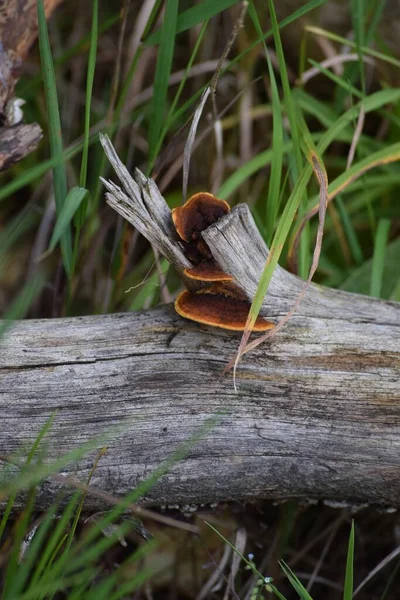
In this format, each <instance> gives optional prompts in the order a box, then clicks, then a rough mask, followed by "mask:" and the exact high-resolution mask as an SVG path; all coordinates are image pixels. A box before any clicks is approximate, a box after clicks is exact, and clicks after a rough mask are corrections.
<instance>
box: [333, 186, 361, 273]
mask: <svg viewBox="0 0 400 600" xmlns="http://www.w3.org/2000/svg"><path fill="white" fill-rule="evenodd" d="M335 202H336V206H337V207H338V210H339V215H340V218H341V221H342V224H343V229H344V231H345V233H346V237H347V241H348V242H349V247H350V250H351V254H352V255H353V259H354V261H355V263H356V264H357V265H361V264H362V263H363V261H364V255H363V251H362V248H361V245H360V242H359V241H358V238H357V234H356V232H355V230H354V227H353V224H352V222H351V219H350V217H349V214H348V212H347V210H346V206H345V204H344V202H343V201H342V198H341V197H340V195H339V196H338V197H337V198H336V200H335Z"/></svg>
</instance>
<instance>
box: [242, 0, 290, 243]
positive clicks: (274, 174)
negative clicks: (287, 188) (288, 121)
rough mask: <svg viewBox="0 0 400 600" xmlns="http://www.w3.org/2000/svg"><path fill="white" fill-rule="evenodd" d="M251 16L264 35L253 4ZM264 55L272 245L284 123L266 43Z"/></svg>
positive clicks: (268, 216) (268, 217)
mask: <svg viewBox="0 0 400 600" xmlns="http://www.w3.org/2000/svg"><path fill="white" fill-rule="evenodd" d="M249 14H250V16H251V18H252V20H253V23H254V26H255V28H256V31H257V33H258V35H260V36H261V35H262V29H261V25H260V21H259V19H258V15H257V12H256V10H255V8H254V5H253V3H250V5H249ZM263 46H264V53H265V57H266V60H267V65H268V75H269V80H270V84H271V102H272V157H273V159H272V163H271V171H270V176H269V185H268V196H267V206H266V219H265V227H266V230H267V243H271V240H272V236H273V232H274V229H275V222H276V219H277V217H278V211H279V200H280V189H281V178H282V164H283V123H282V110H281V102H280V98H279V92H278V86H277V83H276V78H275V72H274V69H273V67H272V63H271V58H270V56H269V53H268V50H267V47H266V45H265V42H263Z"/></svg>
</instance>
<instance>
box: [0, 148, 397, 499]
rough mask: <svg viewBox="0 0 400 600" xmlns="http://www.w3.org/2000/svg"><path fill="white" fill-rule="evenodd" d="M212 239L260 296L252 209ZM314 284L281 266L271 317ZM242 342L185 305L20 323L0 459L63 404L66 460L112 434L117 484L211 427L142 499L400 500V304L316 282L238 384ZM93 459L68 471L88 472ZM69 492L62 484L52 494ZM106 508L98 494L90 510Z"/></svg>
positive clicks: (217, 229) (143, 207) (158, 219)
mask: <svg viewBox="0 0 400 600" xmlns="http://www.w3.org/2000/svg"><path fill="white" fill-rule="evenodd" d="M103 144H104V145H105V148H106V151H107V153H108V156H109V158H110V156H111V157H112V147H111V146H110V145H108V142H107V141H106V140H104V139H103ZM114 159H115V160H113V166H114V168H116V170H117V173H118V175H119V177H120V179H121V181H122V184H123V188H124V191H122V190H120V189H119V188H118V187H117V186H115V185H114V184H111V183H110V182H106V186H107V189H108V195H107V199H108V202H109V203H110V204H111V205H112V206H113V207H114V208H115V209H116V210H117V211H118V212H120V213H121V214H123V215H124V216H125V217H126V218H128V220H130V221H131V222H133V223H134V224H135V226H137V227H138V229H139V231H142V233H144V234H145V235H147V237H149V238H150V239H151V241H152V243H153V244H154V245H155V246H156V247H157V248H158V249H159V250H160V251H162V252H163V253H164V254H165V255H166V256H167V257H168V258H169V259H170V260H171V262H173V264H174V265H175V267H176V268H177V269H178V271H181V272H182V270H183V269H184V267H185V261H186V259H185V257H184V256H183V254H182V251H181V248H180V245H179V243H178V242H177V241H175V240H174V239H173V236H172V233H171V232H169V227H170V221H171V220H170V216H168V212H167V210H166V208H165V205H163V201H162V198H161V196H160V195H159V193H158V192H157V188H156V186H155V184H154V182H152V181H151V180H148V179H146V178H145V177H144V176H143V175H142V174H141V173H139V172H136V175H135V179H136V181H133V180H132V178H131V181H129V180H124V177H125V176H126V175H127V172H126V173H125V171H123V168H122V166H121V165H120V163H119V162H118V159H117V157H115V156H114ZM152 223H153V225H152ZM146 228H147V229H146ZM149 228H150V229H149ZM203 238H204V240H205V241H206V242H207V244H208V246H209V248H210V250H211V252H212V255H213V257H214V258H215V259H216V260H217V262H218V264H219V266H220V267H221V268H222V269H223V270H224V271H225V272H227V273H229V274H230V275H232V276H233V278H234V280H235V282H236V283H237V284H238V285H239V286H240V287H241V289H242V290H243V291H244V292H245V293H246V295H247V296H248V298H249V299H251V298H252V296H253V294H254V291H255V289H256V286H257V282H258V280H259V277H260V274H261V271H262V268H263V266H264V263H265V259H266V256H267V252H268V251H267V248H266V247H265V244H264V242H263V240H262V238H261V236H260V234H259V232H258V230H257V228H256V226H255V224H254V221H253V219H252V217H251V214H250V211H249V209H248V207H247V206H245V205H240V206H238V207H236V208H234V209H233V210H232V212H231V213H229V214H228V215H227V216H225V217H223V218H222V219H220V220H219V221H217V222H216V223H214V224H213V225H212V226H211V227H209V228H208V229H207V230H206V231H205V232H204V233H203ZM303 285H304V282H302V281H301V280H300V279H298V278H297V277H296V276H294V275H292V274H290V273H288V272H286V271H285V270H284V269H282V268H278V269H277V270H276V271H275V273H274V276H273V278H272V282H271V285H270V288H269V291H268V294H267V297H266V300H265V302H264V305H263V308H262V314H263V315H264V316H265V317H268V319H269V320H271V321H273V322H277V321H278V320H279V318H280V317H282V316H284V315H285V314H286V312H287V311H288V310H289V309H290V307H291V306H292V305H293V302H294V300H295V298H296V297H297V295H298V293H299V291H300V290H301V289H302V286H303ZM239 340H240V334H238V333H235V332H229V331H225V330H221V329H217V328H213V327H208V326H202V325H199V324H197V323H193V322H191V321H187V320H185V319H182V318H181V317H180V316H178V315H177V314H176V312H175V311H174V309H173V306H172V305H170V306H160V307H158V308H156V309H154V310H150V311H144V312H138V313H132V314H112V315H101V316H84V317H76V318H68V319H51V320H37V321H35V320H30V321H21V322H17V323H15V324H14V326H13V327H12V329H11V330H9V331H8V333H7V334H6V336H5V337H4V339H2V340H1V341H0V349H1V352H0V438H1V454H15V453H17V452H21V448H26V447H27V446H28V444H29V443H32V441H33V440H34V438H35V436H36V435H37V433H38V431H39V429H40V427H41V426H42V425H43V424H44V423H45V422H46V420H47V419H48V418H49V417H50V415H51V414H53V413H54V412H55V411H58V413H57V415H56V418H55V420H54V424H53V427H52V429H51V430H50V432H49V434H48V437H47V444H48V452H49V455H50V456H51V457H52V458H54V457H55V456H57V455H61V454H62V453H65V452H68V451H70V450H71V449H73V448H76V447H78V446H79V445H80V444H82V443H83V442H86V441H87V440H90V439H92V438H93V437H95V436H99V435H100V434H101V433H102V432H105V431H108V432H109V431H110V429H111V430H112V432H113V433H111V434H110V433H109V434H108V436H107V452H106V453H105V455H104V456H102V458H101V460H100V462H99V465H98V466H97V468H96V470H95V473H94V476H93V478H92V481H91V483H92V485H93V486H96V487H97V488H99V489H100V490H102V491H103V492H106V493H110V494H114V495H117V496H119V495H123V494H126V493H127V492H129V491H130V490H132V489H133V488H135V487H136V486H138V484H139V483H141V482H142V481H144V480H146V478H148V477H149V476H150V475H151V474H152V473H153V472H154V470H155V469H156V468H157V467H158V466H159V465H160V464H162V463H163V462H164V461H166V460H167V459H168V458H169V457H170V456H171V454H172V453H173V452H174V451H175V450H179V448H181V447H182V445H183V444H184V443H185V442H187V441H188V440H190V439H191V438H192V437H193V436H196V434H198V432H199V431H200V432H201V433H200V435H199V437H198V439H195V440H194V439H193V441H192V442H191V443H190V444H189V447H188V448H186V450H185V453H184V456H182V457H181V458H180V459H179V460H177V461H175V462H174V464H173V465H172V466H170V468H169V469H168V471H167V472H166V473H165V474H163V475H162V476H160V477H159V478H158V479H157V481H156V483H155V484H154V485H153V486H152V487H151V489H150V490H149V491H148V492H147V493H146V494H145V496H144V497H143V502H144V503H147V504H153V505H155V504H157V505H160V504H176V503H179V504H188V503H189V504H190V503H196V504H199V503H211V502H218V501H223V500H237V501H248V500H255V499H258V498H275V499H283V498H289V497H295V498H305V499H328V500H335V501H348V502H353V503H363V502H368V503H378V504H380V505H384V506H399V504H400V477H399V474H400V428H399V425H400V377H399V375H400V304H398V303H394V302H385V301H381V300H378V299H374V298H369V297H364V296H360V295H355V294H349V293H345V292H341V291H337V290H332V289H327V288H323V287H320V286H318V285H311V287H310V288H309V290H308V292H307V295H306V297H305V299H304V301H303V302H302V303H301V304H300V306H299V308H298V310H297V311H296V313H295V314H294V315H293V317H292V318H291V319H290V321H289V322H288V323H287V325H286V326H285V327H284V328H283V329H282V330H281V331H279V333H277V335H276V336H275V337H273V338H272V339H271V340H269V341H267V342H266V343H264V344H263V345H261V346H259V347H257V348H256V349H255V350H253V351H251V352H250V353H249V354H247V355H246V356H245V357H244V358H243V360H242V361H241V362H240V364H239V367H238V371H237V386H238V393H235V392H234V388H233V382H232V376H231V374H227V375H225V376H222V370H223V369H224V367H225V366H226V364H227V363H228V361H229V360H230V358H231V357H232V356H233V355H234V353H235V351H236V350H237V347H238V343H239ZM213 416H214V417H215V419H214V422H213V423H212V424H211V425H210V426H206V427H204V424H205V423H207V422H209V420H210V418H212V417H213ZM202 427H203V430H202V429H201V428H202ZM94 456H95V454H94V453H93V452H92V453H90V454H89V455H88V456H87V457H85V458H84V459H82V460H78V461H75V463H74V464H72V465H70V466H69V467H68V469H66V470H65V473H66V474H69V475H71V474H76V476H77V477H78V478H79V479H80V480H81V481H86V479H87V477H88V475H89V473H90V470H91V468H92V464H93V460H94ZM60 487H61V483H60V481H59V480H57V481H55V480H52V479H51V478H49V480H48V481H46V484H45V485H43V486H42V489H41V496H39V499H40V501H41V502H43V503H45V502H46V503H47V502H48V501H49V500H51V499H53V498H54V497H55V496H56V495H57V493H58V492H59V490H60ZM101 505H103V503H102V502H101V500H99V499H98V498H96V497H93V496H89V498H88V500H87V506H88V508H96V507H99V506H101Z"/></svg>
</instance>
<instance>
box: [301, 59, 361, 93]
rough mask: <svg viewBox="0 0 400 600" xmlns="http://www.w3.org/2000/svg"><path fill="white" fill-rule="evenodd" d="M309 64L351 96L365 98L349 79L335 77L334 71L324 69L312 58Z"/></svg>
mask: <svg viewBox="0 0 400 600" xmlns="http://www.w3.org/2000/svg"><path fill="white" fill-rule="evenodd" d="M308 62H309V63H310V64H311V65H312V66H313V67H315V68H316V69H318V71H320V72H321V73H323V74H324V75H325V76H326V77H327V78H328V79H330V80H331V81H333V82H334V83H336V85H338V86H339V87H341V88H343V89H344V90H345V91H346V92H347V93H348V94H349V95H350V94H353V96H356V98H360V99H361V98H363V97H364V94H363V93H362V92H360V90H358V89H357V88H356V87H355V86H354V85H352V84H351V83H350V82H349V81H348V80H347V79H343V77H339V75H335V73H333V72H332V71H330V70H329V69H327V68H326V67H323V66H322V65H321V64H320V63H319V62H317V61H316V60H313V59H312V58H309V59H308Z"/></svg>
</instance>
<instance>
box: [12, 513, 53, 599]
mask: <svg viewBox="0 0 400 600" xmlns="http://www.w3.org/2000/svg"><path fill="white" fill-rule="evenodd" d="M56 510H57V504H53V505H52V506H51V507H50V508H49V509H48V510H47V511H46V513H45V515H44V517H43V519H41V523H40V525H39V526H38V528H37V530H36V531H35V532H34V534H33V538H32V539H31V541H30V543H29V547H28V548H27V549H26V551H25V554H24V557H23V560H22V561H20V563H19V565H18V568H17V576H16V577H15V581H14V584H13V589H12V593H13V595H14V596H15V597H17V595H18V594H20V593H21V592H22V590H23V589H24V587H25V582H26V581H27V580H28V577H29V576H30V574H31V572H32V571H33V569H34V566H35V564H36V563H37V561H38V559H39V558H40V557H41V552H42V551H43V549H44V546H45V544H44V543H43V542H44V539H45V536H46V535H47V533H48V532H49V529H50V527H51V526H52V525H54V516H55V514H56ZM29 529H30V528H29V523H28V528H27V531H26V533H28V532H29ZM25 538H26V536H25ZM30 584H31V580H30Z"/></svg>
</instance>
